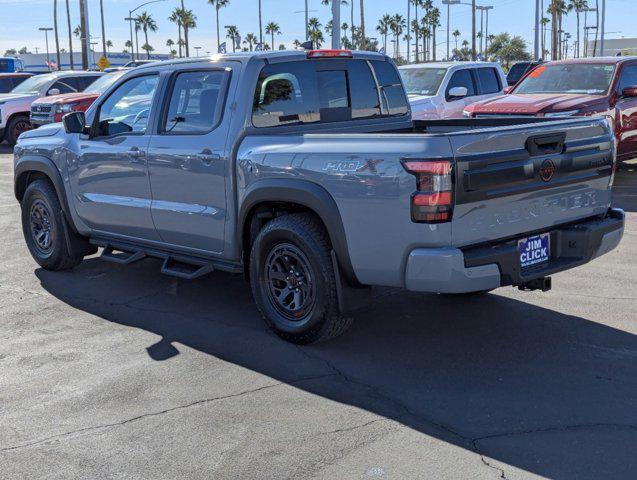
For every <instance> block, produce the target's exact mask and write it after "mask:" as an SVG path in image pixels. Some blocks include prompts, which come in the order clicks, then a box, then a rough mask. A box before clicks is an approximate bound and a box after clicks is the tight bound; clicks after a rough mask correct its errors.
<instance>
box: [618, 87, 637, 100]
mask: <svg viewBox="0 0 637 480" xmlns="http://www.w3.org/2000/svg"><path fill="white" fill-rule="evenodd" d="M622 97H637V86H633V87H626V88H624V89H623V90H622Z"/></svg>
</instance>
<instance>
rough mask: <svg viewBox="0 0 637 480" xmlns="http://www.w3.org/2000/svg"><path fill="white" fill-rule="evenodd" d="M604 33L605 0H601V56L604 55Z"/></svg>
mask: <svg viewBox="0 0 637 480" xmlns="http://www.w3.org/2000/svg"><path fill="white" fill-rule="evenodd" d="M605 35H606V0H602V32H601V36H602V38H601V42H600V47H599V48H600V51H601V52H600V53H601V55H600V56H601V57H603V56H604V40H605V38H604V37H605Z"/></svg>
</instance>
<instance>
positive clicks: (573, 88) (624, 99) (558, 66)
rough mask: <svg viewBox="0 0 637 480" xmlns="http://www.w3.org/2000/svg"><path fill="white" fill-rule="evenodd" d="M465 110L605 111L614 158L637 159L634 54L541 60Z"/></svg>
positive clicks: (485, 113)
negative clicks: (495, 94) (507, 85)
mask: <svg viewBox="0 0 637 480" xmlns="http://www.w3.org/2000/svg"><path fill="white" fill-rule="evenodd" d="M505 91H506V92H507V93H506V95H501V96H499V97H495V98H492V99H489V100H485V101H482V102H477V103H475V104H473V105H469V106H468V107H466V108H465V111H464V114H465V116H467V117H493V116H510V115H514V116H539V117H566V116H574V115H578V116H579V115H582V116H585V115H605V116H607V117H609V119H610V120H611V121H612V122H613V125H614V130H615V136H616V138H617V159H618V161H620V162H623V161H626V160H630V159H633V158H637V57H611V58H586V59H577V60H563V61H557V62H547V63H544V64H542V65H540V66H537V67H535V68H534V69H533V70H531V71H530V72H528V73H527V74H526V75H525V76H524V77H523V78H522V79H521V80H520V81H519V82H518V83H517V85H515V86H514V87H512V88H510V89H509V90H505Z"/></svg>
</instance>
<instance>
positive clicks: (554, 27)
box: [547, 0, 568, 60]
mask: <svg viewBox="0 0 637 480" xmlns="http://www.w3.org/2000/svg"><path fill="white" fill-rule="evenodd" d="M547 12H548V13H550V14H551V59H553V60H558V59H559V58H560V57H561V52H560V50H561V48H560V45H561V43H562V42H561V32H562V18H563V17H564V15H567V14H568V9H567V7H566V2H565V1H564V0H551V4H550V5H549V8H548V11H547Z"/></svg>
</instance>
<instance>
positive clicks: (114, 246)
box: [90, 238, 243, 280]
mask: <svg viewBox="0 0 637 480" xmlns="http://www.w3.org/2000/svg"><path fill="white" fill-rule="evenodd" d="M90 242H91V244H93V245H95V246H97V247H102V248H103V249H104V250H103V251H102V255H101V256H100V258H102V259H104V260H106V261H109V262H112V263H117V264H119V265H130V264H132V263H135V262H138V261H140V260H143V259H144V258H147V257H153V258H160V259H162V260H163V261H164V262H163V264H162V267H161V273H163V274H165V275H171V276H173V277H178V278H183V279H184V280H193V279H195V278H199V277H201V276H203V275H206V274H208V273H210V272H213V271H214V270H221V271H224V272H230V273H243V266H242V265H240V264H236V263H231V262H224V261H222V260H218V259H212V258H206V257H199V256H194V255H188V254H183V253H179V252H176V251H175V252H173V251H169V250H163V249H159V248H154V247H148V248H147V247H144V246H140V245H135V244H130V243H128V242H121V241H117V240H112V239H106V238H91V240H90Z"/></svg>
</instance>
